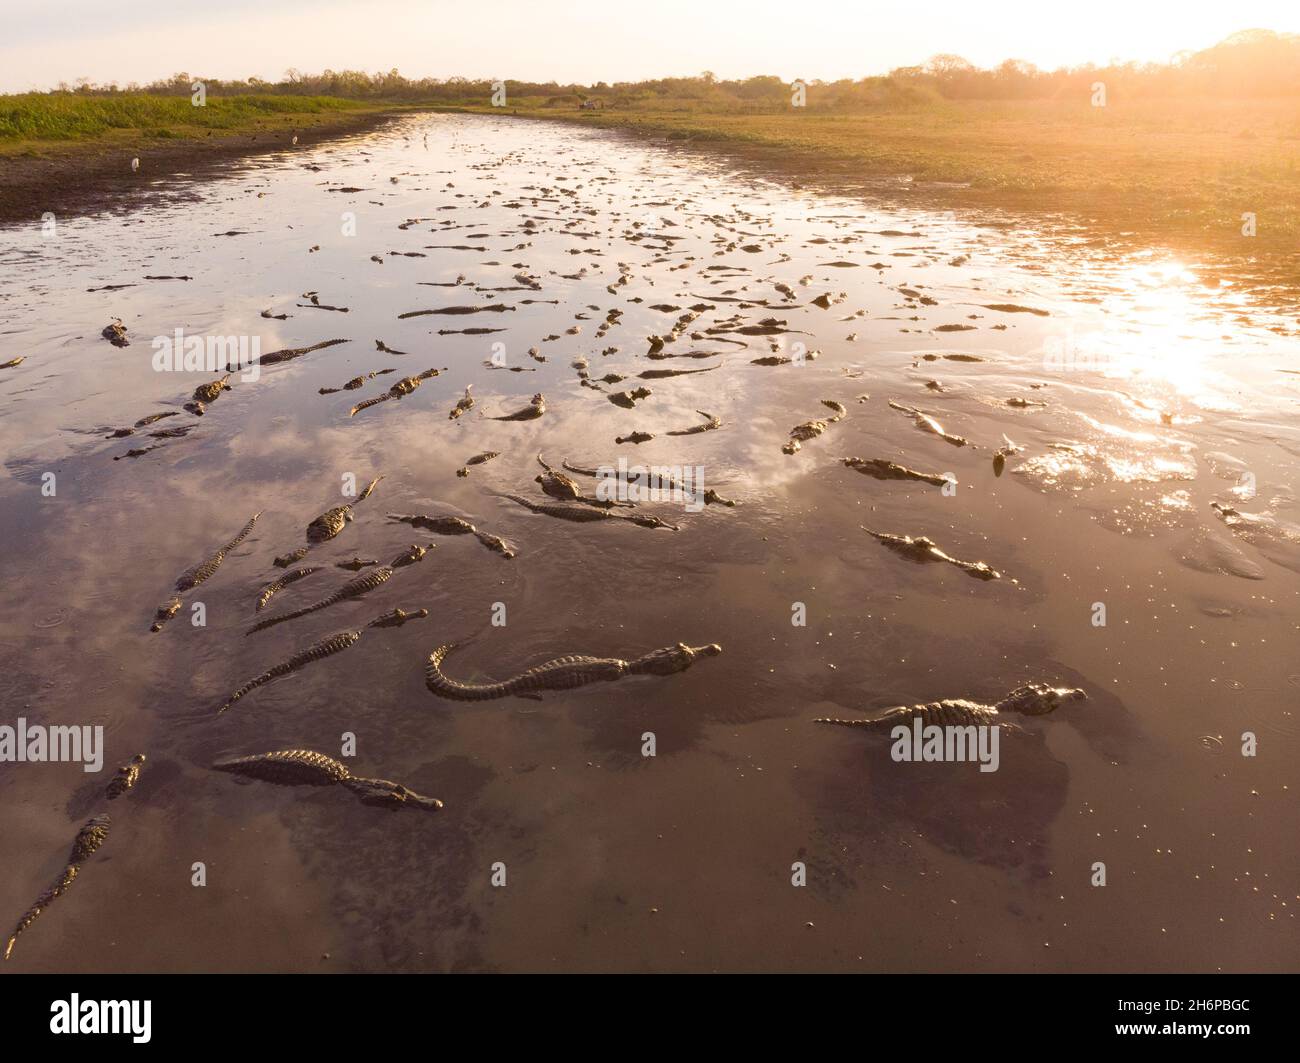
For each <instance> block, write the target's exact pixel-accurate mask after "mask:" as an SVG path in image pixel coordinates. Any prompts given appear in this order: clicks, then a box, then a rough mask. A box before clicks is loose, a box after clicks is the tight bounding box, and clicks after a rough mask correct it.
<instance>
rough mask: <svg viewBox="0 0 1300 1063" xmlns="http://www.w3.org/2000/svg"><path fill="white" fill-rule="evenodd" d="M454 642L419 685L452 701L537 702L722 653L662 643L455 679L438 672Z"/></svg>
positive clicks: (713, 647)
mask: <svg viewBox="0 0 1300 1063" xmlns="http://www.w3.org/2000/svg"><path fill="white" fill-rule="evenodd" d="M453 649H455V644H447V645H442V646H439V647H438V648H437V649H435V650H434V651H433V653H431V654H430V655H429V665H428V668H427V669H426V670H425V679H424V681H425V685H426V686H427V687H428V688H429V690H430V691H431V692H432V693H434V694H437V695H438V696H439V697H444V698H450V699H451V700H453V701H489V700H491V699H493V698H506V697H511V696H514V697H521V698H532V699H534V700H541V692H542V691H544V690H573V689H575V688H577V687H581V686H586V685H587V684H588V683H596V682H606V683H608V682H613V681H614V680H617V679H622V678H623V677H624V676H629V675H673V674H675V673H677V672H684V671H686V669H687V668H689V667H690V666H691V665H692V664H694V663H695V661H696V660H697V659H699V658H701V657H716V656H717V655H718V654H720V653H721V652H722V647H721V646H719V645H718V644H717V643H710V644H709V645H707V646H687V645H686V644H685V643H682V642H679V643H678V644H677V645H676V646H665V647H664V648H663V649H658V650H652V651H651V652H649V653H647V654H645V655H644V656H642V657H638V658H636V659H635V660H632V661H625V660H622V659H621V658H618V657H583V656H569V657H556V658H555V659H554V660H551V661H547V662H546V663H545V664H539V665H537V666H536V667H535V668H530V669H528V671H526V672H521V673H520V674H519V675H516V676H514V677H513V678H510V679H506V680H503V681H502V682H499V683H458V682H457V681H456V680H454V679H448V678H447V677H446V676H445V675H443V674H442V662H443V660H444V658H446V656H447V654H448V653H450V652H451V651H452V650H453Z"/></svg>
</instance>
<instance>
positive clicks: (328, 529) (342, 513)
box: [290, 476, 383, 564]
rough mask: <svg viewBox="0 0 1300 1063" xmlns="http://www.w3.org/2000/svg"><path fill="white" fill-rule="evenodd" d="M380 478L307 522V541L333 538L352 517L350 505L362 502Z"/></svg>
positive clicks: (318, 541)
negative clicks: (344, 502) (349, 499)
mask: <svg viewBox="0 0 1300 1063" xmlns="http://www.w3.org/2000/svg"><path fill="white" fill-rule="evenodd" d="M382 479H383V477H382V476H376V477H375V478H374V479H373V480H371V481H370V482H369V483H368V484H366V486H365V488H364V489H363V490H362V492H361V494H359V495H357V497H356V498H354V499H353V500H352V501H351V502H349V503H347V504H345V505H342V506H334V507H333V508H332V509H327V510H326V511H325V512H324V513H322V514H321V515H320V516H319V517H317V518H316V519H315V520H313V521H312V522H311V523H310V524H308V525H307V542H309V543H327V542H329V541H330V540H331V539H333V538H334V536H336V535H338V533H339V532H341V531H342V530H343V529H344V527H345V526H346V525H347V523H348V521H350V520H351V519H352V507H353V506H355V505H356V504H357V503H358V502H364V501H365V500H366V499H367V498H369V497H370V496H371V494H372V493H373V492H374V490H375V488H376V487H377V486H378V484H379V481H380V480H382ZM290 564H292V562H290Z"/></svg>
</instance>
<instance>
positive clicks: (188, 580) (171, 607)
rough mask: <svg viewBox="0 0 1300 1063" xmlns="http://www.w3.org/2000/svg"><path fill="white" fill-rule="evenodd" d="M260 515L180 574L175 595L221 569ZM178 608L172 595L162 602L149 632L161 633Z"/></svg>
mask: <svg viewBox="0 0 1300 1063" xmlns="http://www.w3.org/2000/svg"><path fill="white" fill-rule="evenodd" d="M261 515H262V513H261V511H260V510H259V511H258V512H257V513H254V514H253V517H252V519H251V520H250V521H249V522H248V523H247V524H245V525H244V527H243V530H242V531H240V533H239V534H238V535H236V536H235V537H234V538H233V539H231V540H230V542H228V543H226V545H225V546H223V547H222V548H221V549H220V550H218V551H217V552H216V553H215V554H213V555H212V556H211V557H210V558H208V559H207V560H206V561H204V562H202V563H200V564H197V565H195V566H194V567H193V568H191V569H187V570H186V571H185V572H182V573H181V575H180V576H179V577H178V578H177V580H176V585H175V587H174V588H173V589H174V590H175V592H176V594H184V593H185V592H186V591H191V590H193V589H194V588H195V587H197V586H198V585H199V584H200V583H202V582H203V581H204V580H206V579H207V578H208V577H209V576H211V575H212V574H213V573H214V572H216V571H217V569H219V568H220V567H221V562H223V561H224V560H225V559H226V555H227V554H228V553H230V551H231V550H233V549H234V548H235V547H237V546H238V545H239V544H240V543H242V542H243V541H244V540H245V539H246V538H247V537H248V533H249V532H251V531H252V530H253V525H255V524H256V523H257V519H258V517H260V516H261ZM180 607H181V600H180V598H178V597H176V596H175V595H173V597H172V598H171V599H170V600H168V601H166V602H164V603H163V604H162V605H160V606H159V607H158V611H157V613H156V614H155V615H154V622H153V625H152V626H151V627H150V628H149V630H150V631H161V630H162V628H163V625H164V624H165V623H167V621H168V620H170V619H171V618H172V617H173V616H175V615H176V613H177V611H178V610H179V609H180Z"/></svg>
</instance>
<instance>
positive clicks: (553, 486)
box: [533, 454, 633, 509]
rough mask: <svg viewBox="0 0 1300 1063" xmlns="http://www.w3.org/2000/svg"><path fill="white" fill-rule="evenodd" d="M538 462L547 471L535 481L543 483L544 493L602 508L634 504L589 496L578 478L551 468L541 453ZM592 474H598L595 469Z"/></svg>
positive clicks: (566, 500)
mask: <svg viewBox="0 0 1300 1063" xmlns="http://www.w3.org/2000/svg"><path fill="white" fill-rule="evenodd" d="M537 464H538V465H540V466H541V467H542V468H543V469H544V470H545V472H544V473H543V474H542V475H541V476H538V477H536V478H535V479H534V481H533V482H534V483H539V484H541V485H542V493H543V494H547V495H550V496H551V497H552V498H554V499H557V500H558V501H560V502H581V503H582V504H583V505H585V506H598V507H600V508H601V509H611V508H613V507H614V506H626V507H629V508H631V507H632V505H633V504H632V503H631V502H616V501H614V500H613V499H608V500H607V499H601V498H588V497H587V496H586V495H584V494H583V493H582V488H581V487H580V486H579V485H578V481H577V480H575V479H574V478H573V477H572V476H566V475H565V474H564V473H562V472H557V471H556V470H555V469H553V468H551V466H550V465H548V464H547V463H546V460H545V459H544V458H543V457H542V456H541V455H540V454H538V455H537ZM592 474H593V475H597V474H596V473H595V471H594V470H593V473H592Z"/></svg>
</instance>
